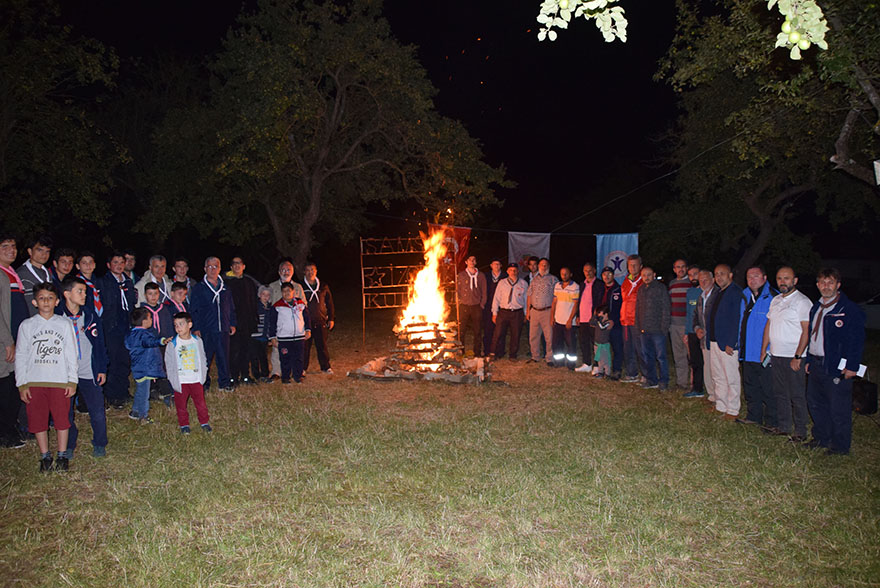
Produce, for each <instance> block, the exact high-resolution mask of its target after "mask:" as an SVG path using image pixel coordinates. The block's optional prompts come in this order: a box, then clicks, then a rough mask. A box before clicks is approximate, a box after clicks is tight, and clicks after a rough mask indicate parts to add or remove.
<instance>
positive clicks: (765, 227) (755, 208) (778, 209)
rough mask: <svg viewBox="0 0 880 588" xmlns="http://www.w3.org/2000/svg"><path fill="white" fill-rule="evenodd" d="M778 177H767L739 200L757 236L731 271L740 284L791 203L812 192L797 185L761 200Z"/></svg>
mask: <svg viewBox="0 0 880 588" xmlns="http://www.w3.org/2000/svg"><path fill="white" fill-rule="evenodd" d="M779 180H780V178H778V177H775V176H771V177H769V178H767V179H766V180H765V181H764V182H763V183H762V184H761V185H760V186H759V187H758V188H756V189H755V191H754V192H752V193H751V194H749V195H747V196H745V197H744V198H743V200H744V201H745V203H746V206H748V207H749V210H750V211H751V212H752V214H753V215H755V217H756V218H757V219H758V236H757V237H755V240H754V241H752V243H751V244H750V245H749V246H748V248H747V249H746V250H745V252H744V253H743V254H742V256H741V257H740V259H739V261H738V262H737V264H736V267H734V268H733V277H734V279H735V280H736V282H737V283H738V284H740V285H743V284H745V278H746V271H748V269H749V268H750V267H751V266H752V265H753V264H754V263H755V262H756V261H758V258H759V257H761V254H762V253H764V249H766V248H767V243H769V242H770V238H771V237H772V236H773V231H774V230H775V229H776V227H777V226H779V223H781V222H782V221H783V220H784V219H785V211H786V210H788V208H789V206H791V204H792V200H794V199H795V198H797V197H798V196H800V195H801V194H803V193H804V192H809V191H810V190H812V189H813V184H812V183H809V184H801V185H799V186H790V187H789V188H786V189H785V190H783V191H782V192H779V193H778V194H777V195H776V196H774V197H772V198H766V199H762V196H763V195H764V193H765V192H767V191H768V190H771V189H772V188H774V187H775V186H776V185H778V182H779Z"/></svg>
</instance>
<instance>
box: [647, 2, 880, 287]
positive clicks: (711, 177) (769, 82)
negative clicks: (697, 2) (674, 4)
mask: <svg viewBox="0 0 880 588" xmlns="http://www.w3.org/2000/svg"><path fill="white" fill-rule="evenodd" d="M840 4H847V5H855V3H850V2H849V0H845V1H842V2H841V3H840ZM716 8H717V13H716V14H714V15H712V16H703V15H701V14H700V13H699V12H698V10H697V9H695V8H693V7H691V6H689V5H687V4H686V3H685V2H680V3H679V6H678V11H679V25H678V31H677V35H676V38H675V40H674V41H673V45H672V47H671V48H670V51H669V53H668V55H667V57H666V59H665V60H664V62H663V63H662V65H661V70H660V73H659V74H658V77H660V78H662V79H665V80H666V81H668V82H669V83H670V84H672V85H673V87H674V88H675V89H676V90H677V91H678V92H680V93H681V106H682V111H683V115H682V118H681V120H680V121H679V126H678V128H677V130H676V132H675V139H676V144H675V146H674V148H673V150H672V153H673V156H672V162H673V163H674V164H675V165H678V166H681V170H680V171H679V173H678V174H677V176H676V179H675V186H676V187H677V188H678V190H679V191H680V197H679V199H677V200H676V201H674V202H671V203H668V204H667V205H665V206H664V207H662V208H661V209H660V210H658V211H657V212H656V213H655V214H654V215H652V217H650V218H649V221H648V222H649V224H650V225H651V226H657V225H658V224H660V223H669V222H676V221H675V220H674V219H675V218H678V219H679V220H678V222H679V223H680V224H681V225H683V230H684V229H685V228H687V229H688V230H690V231H694V230H698V229H697V228H695V227H699V226H703V227H705V230H704V231H702V234H701V235H700V236H699V238H697V239H696V242H699V243H701V245H702V248H703V249H704V250H714V252H715V254H716V255H718V256H721V257H717V258H716V259H719V258H722V257H725V258H728V259H729V258H736V259H738V262H737V263H736V268H735V269H736V271H737V275H739V276H743V275H744V272H745V269H747V267H748V266H749V265H751V264H753V263H755V261H756V260H758V259H759V257H761V256H762V254H764V253H765V251H766V250H767V249H768V247H770V248H771V249H775V251H774V252H773V253H774V254H775V256H776V257H777V258H780V257H782V258H786V257H787V258H791V257H793V256H801V258H803V252H804V251H806V250H808V247H806V243H805V242H804V239H803V237H800V238H799V237H796V236H795V235H794V234H793V233H792V231H790V230H789V229H788V227H787V225H788V223H789V222H790V221H791V219H792V218H793V216H794V215H796V214H797V213H799V212H800V211H803V210H810V211H811V212H813V213H819V214H824V215H825V216H826V217H827V219H828V221H830V224H831V226H835V225H836V224H838V223H840V222H841V221H843V220H846V219H850V218H858V217H859V215H863V214H865V213H866V212H867V211H869V210H873V211H875V213H876V211H877V210H878V201H877V199H876V197H875V196H876V191H875V190H873V191H872V188H871V187H869V186H867V185H864V184H860V183H859V182H857V181H854V180H853V179H851V178H849V177H846V176H844V175H841V174H840V173H839V172H835V170H834V169H833V168H832V166H830V165H828V148H829V146H830V145H832V144H833V143H834V140H835V137H837V135H838V133H839V129H840V125H841V118H842V114H841V111H842V110H844V111H845V110H846V105H847V104H849V103H850V102H851V99H852V92H853V89H852V87H851V86H850V85H848V84H845V83H842V82H841V81H840V78H838V77H834V76H831V75H829V72H830V71H832V69H831V65H832V61H831V60H838V59H842V58H843V57H842V56H843V55H845V54H846V52H848V51H851V50H852V49H853V46H852V45H847V43H846V41H845V37H844V35H843V34H842V31H838V30H832V31H831V32H830V34H829V38H830V39H831V40H830V42H829V45H830V48H829V50H828V51H827V52H823V53H822V54H821V55H820V56H819V60H821V61H823V62H824V61H825V60H829V61H828V63H820V62H819V61H817V60H816V59H812V60H804V61H803V62H800V63H796V62H791V61H789V60H787V59H785V56H784V55H780V53H781V52H768V51H767V50H766V47H765V46H764V43H763V39H764V38H765V37H766V34H767V31H768V30H772V28H774V27H775V26H778V25H777V23H774V22H772V21H769V20H768V19H767V17H766V14H765V13H763V12H762V11H760V10H757V9H756V7H755V5H754V4H753V3H751V2H746V1H739V0H722V1H721V2H719V3H718V4H717V6H716ZM873 57H876V55H875V56H873ZM869 59H870V58H869ZM842 106H843V108H842ZM862 138H863V139H864V138H865V137H862ZM875 145H876V143H875ZM860 146H861V147H863V148H865V147H868V148H870V145H869V143H865V142H862V143H860ZM682 215H685V216H682ZM694 219H699V222H697V223H695V222H694ZM783 237H784V238H783ZM692 241H693V240H692ZM653 245H657V246H658V247H662V246H663V245H664V243H663V238H662V237H661V238H658V239H657V242H656V243H653ZM665 245H666V246H669V245H670V244H669V243H666V244H665Z"/></svg>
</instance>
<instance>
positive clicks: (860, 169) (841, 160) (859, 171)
mask: <svg viewBox="0 0 880 588" xmlns="http://www.w3.org/2000/svg"><path fill="white" fill-rule="evenodd" d="M860 115H861V110H860V109H858V108H856V107H852V108H851V109H850V111H849V112H848V113H847V115H846V120H844V122H843V126H842V127H841V128H840V135H839V136H838V137H837V141H835V142H834V149H835V150H836V153H835V154H834V155H832V156H831V158H830V159H829V161H831V163H833V164H834V169H839V170H842V171H844V172H846V173H848V174H849V175H851V176H853V177H854V178H857V179H859V180H861V181H863V182H866V183H867V184H868V185H869V186H873V185H875V183H876V178H874V172H873V171H871V169H870V168H868V167H867V166H864V165H861V164H859V163H858V162H856V161H855V160H854V159H853V158H851V157H850V156H849V142H850V139H851V138H852V133H853V130H854V129H855V125H856V121H857V120H858V118H859V116H860Z"/></svg>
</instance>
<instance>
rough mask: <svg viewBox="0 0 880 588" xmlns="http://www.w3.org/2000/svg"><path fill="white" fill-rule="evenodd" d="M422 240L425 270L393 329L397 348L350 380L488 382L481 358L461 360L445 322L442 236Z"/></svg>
mask: <svg viewBox="0 0 880 588" xmlns="http://www.w3.org/2000/svg"><path fill="white" fill-rule="evenodd" d="M424 242H425V267H424V268H422V270H421V271H419V273H418V274H417V275H416V277H415V279H414V280H413V282H412V284H411V285H410V288H409V296H408V299H409V303H408V304H407V307H406V308H405V309H404V311H403V312H402V313H401V317H400V320H399V322H398V324H397V325H396V326H395V327H394V332H395V334H396V335H397V345H396V347H395V349H394V350H392V351H391V354H390V355H389V356H387V357H380V358H377V359H374V360H373V361H371V362H369V363H367V364H366V365H364V366H362V367H360V368H358V369H356V370H354V371H353V372H349V374H348V375H349V376H353V377H365V378H371V379H372V378H375V379H405V380H419V379H424V380H445V381H449V382H456V383H478V382H482V381H486V380H489V379H490V376H491V374H490V364H489V361H488V360H486V359H484V358H474V359H465V358H464V355H463V352H464V346H463V345H462V344H461V341H459V338H458V324H457V323H455V322H452V321H448V320H447V319H448V316H449V308H448V306H447V304H446V296H445V291H444V288H443V284H442V281H441V279H440V261H441V260H442V259H443V256H444V255H445V253H446V246H445V245H444V243H443V233H442V232H437V233H434V234H432V235H431V236H430V237H428V238H427V239H424Z"/></svg>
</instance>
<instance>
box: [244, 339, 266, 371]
mask: <svg viewBox="0 0 880 588" xmlns="http://www.w3.org/2000/svg"><path fill="white" fill-rule="evenodd" d="M249 346H250V353H249V354H248V358H249V359H250V361H251V373H252V374H253V375H254V377H255V378H268V377H269V358H268V357H266V352H267V348H268V346H269V342H268V341H260V340H258V339H254V338H253V337H251V340H250V342H249Z"/></svg>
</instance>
